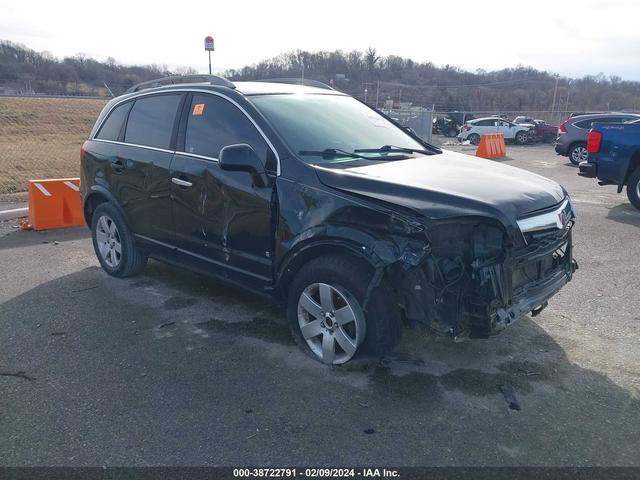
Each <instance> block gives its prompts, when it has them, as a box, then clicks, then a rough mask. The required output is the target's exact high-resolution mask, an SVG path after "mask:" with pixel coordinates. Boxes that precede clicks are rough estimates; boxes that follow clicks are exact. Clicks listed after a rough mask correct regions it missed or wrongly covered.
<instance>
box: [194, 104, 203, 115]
mask: <svg viewBox="0 0 640 480" xmlns="http://www.w3.org/2000/svg"><path fill="white" fill-rule="evenodd" d="M203 113H204V103H196V104H195V105H194V106H193V112H192V113H191V115H202V114H203Z"/></svg>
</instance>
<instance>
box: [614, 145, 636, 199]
mask: <svg viewBox="0 0 640 480" xmlns="http://www.w3.org/2000/svg"><path fill="white" fill-rule="evenodd" d="M638 168H640V150H636V151H635V152H633V154H632V155H631V158H630V159H629V165H628V166H627V171H626V173H625V175H624V179H623V181H622V182H620V184H619V185H618V193H620V192H622V189H623V188H624V186H625V185H626V184H627V182H628V181H629V177H630V176H631V175H632V174H633V172H635V171H636V169H638Z"/></svg>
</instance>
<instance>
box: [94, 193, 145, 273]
mask: <svg viewBox="0 0 640 480" xmlns="http://www.w3.org/2000/svg"><path fill="white" fill-rule="evenodd" d="M91 238H92V240H93V249H94V250H95V252H96V256H97V257H98V261H99V262H100V265H101V266H102V268H103V269H104V271H105V272H107V273H108V274H109V275H112V276H114V277H119V278H123V277H130V276H132V275H136V274H138V273H140V272H141V271H142V270H143V269H144V267H145V265H146V264H147V255H146V254H145V253H144V252H141V251H140V249H139V248H138V247H137V246H136V244H135V241H134V238H133V235H132V234H131V231H130V230H129V227H128V226H127V224H126V222H125V221H124V218H123V217H122V214H121V213H120V211H119V210H118V209H117V208H116V207H114V206H113V205H112V204H111V203H108V202H105V203H101V204H100V205H98V207H97V208H96V209H95V211H94V212H93V216H92V217H91ZM118 250H119V251H118Z"/></svg>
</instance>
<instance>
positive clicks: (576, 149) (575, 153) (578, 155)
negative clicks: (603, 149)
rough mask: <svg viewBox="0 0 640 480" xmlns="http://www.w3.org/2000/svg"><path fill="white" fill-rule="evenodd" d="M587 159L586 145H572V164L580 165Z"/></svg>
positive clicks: (570, 153)
mask: <svg viewBox="0 0 640 480" xmlns="http://www.w3.org/2000/svg"><path fill="white" fill-rule="evenodd" d="M587 158H588V153H587V145H586V144H584V143H576V144H574V145H571V148H570V149H569V160H571V163H573V164H574V165H578V164H579V163H580V162H583V161H585V160H587Z"/></svg>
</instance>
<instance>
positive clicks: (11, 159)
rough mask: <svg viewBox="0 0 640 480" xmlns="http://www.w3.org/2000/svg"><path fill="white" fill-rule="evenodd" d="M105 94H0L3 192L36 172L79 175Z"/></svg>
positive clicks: (18, 187)
mask: <svg viewBox="0 0 640 480" xmlns="http://www.w3.org/2000/svg"><path fill="white" fill-rule="evenodd" d="M106 102H107V100H106V99H87V98H74V97H66V98H46V97H0V196H3V197H5V196H11V195H12V194H16V193H20V192H25V191H26V190H27V185H28V181H29V180H30V179H36V178H60V177H77V176H78V175H79V171H80V161H79V157H80V147H82V143H83V142H84V140H85V139H86V138H87V136H88V135H89V132H90V131H91V128H92V127H93V124H94V122H95V120H96V118H97V116H98V114H99V113H100V110H102V107H104V105H105V104H106Z"/></svg>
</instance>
